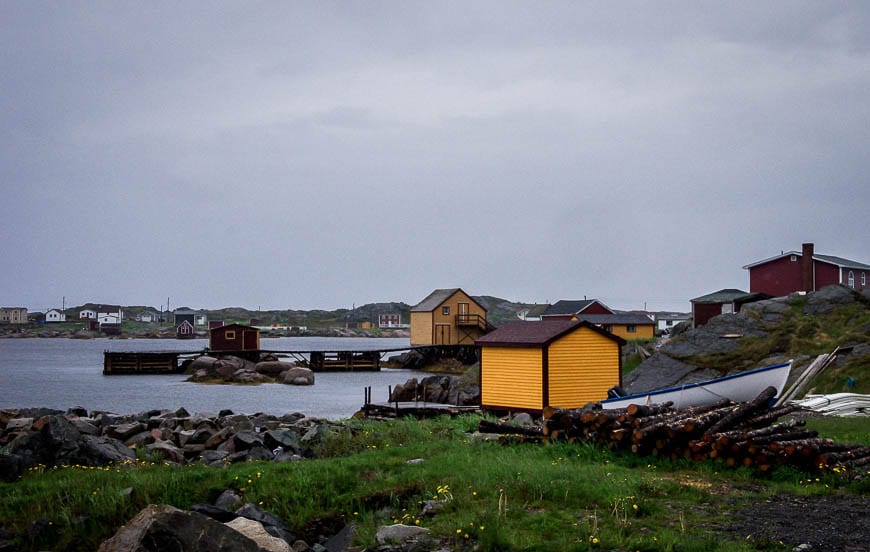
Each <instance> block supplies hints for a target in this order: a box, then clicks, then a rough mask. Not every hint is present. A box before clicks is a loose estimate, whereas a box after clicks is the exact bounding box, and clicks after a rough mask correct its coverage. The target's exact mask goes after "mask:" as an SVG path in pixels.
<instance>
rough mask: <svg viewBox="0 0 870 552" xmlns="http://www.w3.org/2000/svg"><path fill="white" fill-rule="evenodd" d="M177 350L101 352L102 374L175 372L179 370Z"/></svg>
mask: <svg viewBox="0 0 870 552" xmlns="http://www.w3.org/2000/svg"><path fill="white" fill-rule="evenodd" d="M182 354H185V353H177V352H171V351H166V352H132V353H113V352H109V351H105V352H104V353H103V374H105V375H128V374H177V373H179V372H180V371H181V367H180V365H179V363H178V357H179V356H180V355H182Z"/></svg>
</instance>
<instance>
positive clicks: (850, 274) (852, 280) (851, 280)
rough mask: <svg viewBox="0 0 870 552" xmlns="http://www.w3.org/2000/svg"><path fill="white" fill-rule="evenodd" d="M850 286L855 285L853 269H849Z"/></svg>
mask: <svg viewBox="0 0 870 552" xmlns="http://www.w3.org/2000/svg"><path fill="white" fill-rule="evenodd" d="M849 287H850V288H854V287H855V273H854V272H852V271H851V270H850V271H849Z"/></svg>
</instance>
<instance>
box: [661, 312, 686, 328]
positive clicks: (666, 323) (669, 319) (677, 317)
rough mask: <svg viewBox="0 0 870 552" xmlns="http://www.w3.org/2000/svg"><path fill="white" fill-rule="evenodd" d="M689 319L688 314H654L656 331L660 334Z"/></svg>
mask: <svg viewBox="0 0 870 552" xmlns="http://www.w3.org/2000/svg"><path fill="white" fill-rule="evenodd" d="M691 319H692V315H691V314H690V313H688V312H660V313H657V314H656V330H658V331H660V332H661V331H664V330H668V331H670V329H671V328H673V327H674V326H676V325H677V324H679V323H680V322H684V321H686V320H691Z"/></svg>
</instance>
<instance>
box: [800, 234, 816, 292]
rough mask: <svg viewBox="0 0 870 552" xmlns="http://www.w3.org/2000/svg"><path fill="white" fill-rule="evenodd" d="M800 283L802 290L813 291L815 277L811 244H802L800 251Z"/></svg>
mask: <svg viewBox="0 0 870 552" xmlns="http://www.w3.org/2000/svg"><path fill="white" fill-rule="evenodd" d="M801 265H802V266H801V283H802V284H803V289H804V291H815V287H816V279H815V277H814V271H813V244H811V243H805V244H803V249H802V251H801Z"/></svg>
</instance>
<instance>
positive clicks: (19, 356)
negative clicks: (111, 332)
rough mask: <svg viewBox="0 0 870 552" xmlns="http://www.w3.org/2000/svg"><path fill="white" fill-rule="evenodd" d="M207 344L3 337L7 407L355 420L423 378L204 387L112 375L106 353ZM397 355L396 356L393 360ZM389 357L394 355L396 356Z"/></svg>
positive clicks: (276, 346)
mask: <svg viewBox="0 0 870 552" xmlns="http://www.w3.org/2000/svg"><path fill="white" fill-rule="evenodd" d="M207 345H208V340H206V339H192V340H185V341H178V340H174V339H90V340H79V339H36V338H34V339H0V408H3V407H40V406H41V407H47V408H56V409H59V410H66V409H67V408H70V407H73V406H83V407H85V408H87V409H88V410H108V411H111V412H116V413H119V414H127V413H136V412H141V411H143V410H151V409H155V408H156V409H176V408H180V407H184V408H186V409H187V410H188V411H189V412H192V413H193V412H209V413H217V412H218V411H220V410H222V409H225V408H229V409H231V410H233V411H234V412H236V413H245V414H253V413H256V412H265V413H269V414H285V413H289V412H302V413H304V414H306V415H308V416H316V417H321V418H331V419H338V418H347V417H349V416H351V415H352V414H353V413H354V412H356V411H357V410H359V408H360V407H361V406H362V405H363V402H364V389H365V387H366V386H371V388H372V400H373V401H375V402H379V401H386V400H387V392H388V391H387V390H388V387H389V386H390V385H392V386H395V385H396V384H398V383H404V382H405V380H407V379H408V378H411V377H414V376H415V375H417V374H418V373H417V372H413V371H411V370H391V369H382V370H381V371H380V372H337V373H335V372H333V373H318V374H316V376H315V378H316V383H315V384H314V385H312V386H293V385H284V384H272V383H270V384H262V385H255V386H240V385H203V384H196V383H188V382H185V381H184V380H185V378H186V377H187V376H185V375H165V376H104V375H103V351H106V350H108V351H197V350H200V349H202V348H204V347H206V346H207ZM260 345H261V347H263V348H264V349H269V350H282V351H285V350H286V351H289V350H295V351H309V350H311V351H316V350H326V351H328V350H340V349H352V350H372V349H375V350H377V349H395V348H404V347H408V346H409V340H408V339H407V338H384V339H371V338H328V337H282V338H273V339H263V340H261V343H260ZM392 354H397V353H390V354H389V355H392ZM389 355H388V356H389Z"/></svg>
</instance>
